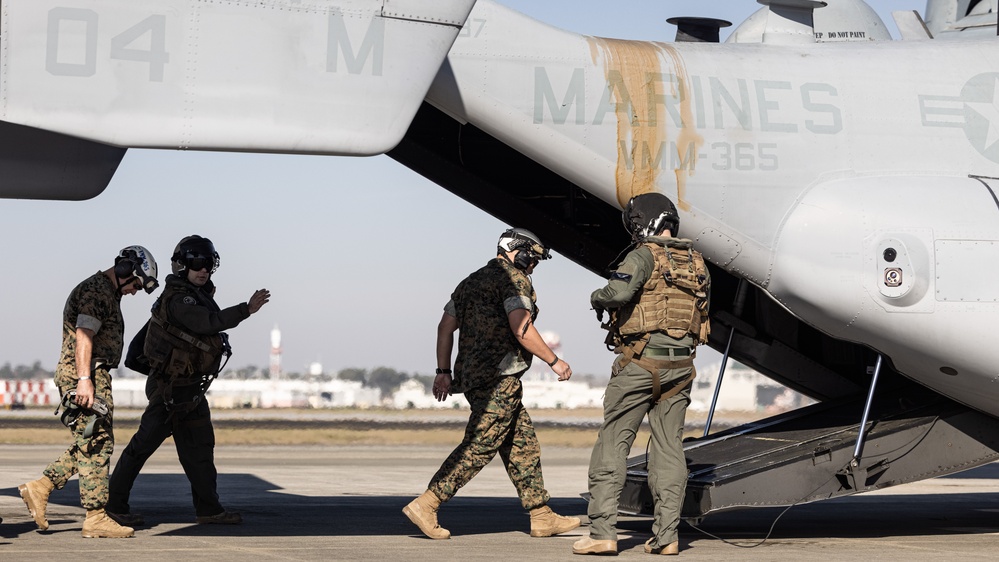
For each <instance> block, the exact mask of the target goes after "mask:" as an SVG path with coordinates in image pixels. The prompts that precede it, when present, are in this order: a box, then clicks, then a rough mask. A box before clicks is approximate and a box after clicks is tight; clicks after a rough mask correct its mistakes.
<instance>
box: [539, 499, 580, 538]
mask: <svg viewBox="0 0 999 562" xmlns="http://www.w3.org/2000/svg"><path fill="white" fill-rule="evenodd" d="M576 527H579V517H563V516H561V515H559V514H557V513H555V512H554V511H552V508H550V507H548V506H547V505H543V506H541V507H536V508H534V509H532V510H531V536H532V537H550V536H552V535H560V534H562V533H564V532H566V531H571V530H573V529H575V528H576Z"/></svg>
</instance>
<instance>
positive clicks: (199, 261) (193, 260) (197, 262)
mask: <svg viewBox="0 0 999 562" xmlns="http://www.w3.org/2000/svg"><path fill="white" fill-rule="evenodd" d="M185 265H186V266H187V268H188V269H190V270H191V271H201V270H202V269H207V270H208V272H209V273H214V272H215V258H208V257H205V256H193V257H188V258H187V259H186V260H185Z"/></svg>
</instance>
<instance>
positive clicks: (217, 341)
mask: <svg viewBox="0 0 999 562" xmlns="http://www.w3.org/2000/svg"><path fill="white" fill-rule="evenodd" d="M181 295H187V296H191V297H193V298H195V299H197V298H198V297H197V295H196V294H195V291H190V290H184V288H182V287H170V286H168V287H167V288H166V289H164V290H163V294H162V295H161V296H160V298H159V299H158V300H157V301H156V304H154V305H153V314H152V317H151V318H150V319H149V331H148V332H147V334H146V344H145V346H144V347H143V355H145V356H146V358H147V359H148V360H149V365H150V367H151V368H150V374H152V375H155V376H159V377H163V378H167V379H169V380H170V381H171V384H173V385H178V386H183V385H191V384H200V383H201V382H202V381H203V378H204V376H205V375H209V376H214V375H216V374H217V373H218V370H219V366H220V365H221V363H222V354H223V351H224V350H225V343H224V339H223V337H222V336H221V335H220V334H213V335H210V336H202V335H194V334H189V333H187V332H185V331H183V330H182V329H180V328H179V327H178V326H173V325H171V324H170V322H169V321H168V320H167V310H166V308H167V303H168V302H169V301H170V299H171V298H175V297H178V296H181Z"/></svg>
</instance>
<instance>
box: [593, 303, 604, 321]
mask: <svg viewBox="0 0 999 562" xmlns="http://www.w3.org/2000/svg"><path fill="white" fill-rule="evenodd" d="M593 310H594V311H595V312H596V313H597V322H601V323H603V321H604V309H602V308H600V307H599V306H594V307H593Z"/></svg>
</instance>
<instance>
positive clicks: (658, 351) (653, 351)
mask: <svg viewBox="0 0 999 562" xmlns="http://www.w3.org/2000/svg"><path fill="white" fill-rule="evenodd" d="M642 357H690V348H689V347H660V348H652V347H646V348H645V351H643V352H642Z"/></svg>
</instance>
